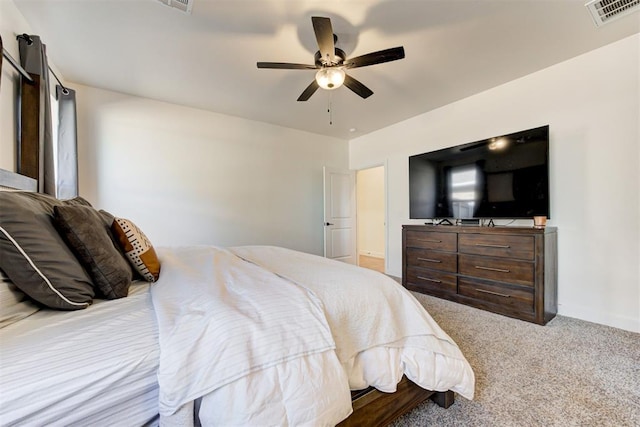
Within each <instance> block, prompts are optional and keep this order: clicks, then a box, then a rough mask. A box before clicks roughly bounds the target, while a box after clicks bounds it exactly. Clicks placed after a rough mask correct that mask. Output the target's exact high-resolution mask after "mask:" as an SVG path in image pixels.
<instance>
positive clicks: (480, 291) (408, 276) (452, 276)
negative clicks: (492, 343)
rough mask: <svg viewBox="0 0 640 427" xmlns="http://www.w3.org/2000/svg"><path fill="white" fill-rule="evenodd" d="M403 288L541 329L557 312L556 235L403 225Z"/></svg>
mask: <svg viewBox="0 0 640 427" xmlns="http://www.w3.org/2000/svg"><path fill="white" fill-rule="evenodd" d="M402 284H403V286H404V287H406V288H407V289H410V290H412V291H417V292H421V293H425V294H429V295H433V296H437V297H440V298H445V299H448V300H451V301H455V302H459V303H462V304H467V305H471V306H474V307H477V308H481V309H484V310H488V311H492V312H494V313H499V314H504V315H507V316H510V317H515V318H517V319H522V320H526V321H529V322H534V323H538V324H541V325H544V324H546V323H547V322H548V321H549V320H551V319H553V318H554V317H555V315H556V313H557V311H558V298H557V294H558V292H557V230H556V228H555V227H545V228H533V227H474V226H444V225H443V226H437V225H404V226H403V227H402Z"/></svg>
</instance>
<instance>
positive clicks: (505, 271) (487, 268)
mask: <svg viewBox="0 0 640 427" xmlns="http://www.w3.org/2000/svg"><path fill="white" fill-rule="evenodd" d="M475 268H477V269H478V270H489V271H497V272H499V273H511V271H510V270H505V269H503V268H493V267H483V266H481V265H476V266H475Z"/></svg>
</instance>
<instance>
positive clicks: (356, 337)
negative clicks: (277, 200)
mask: <svg viewBox="0 0 640 427" xmlns="http://www.w3.org/2000/svg"><path fill="white" fill-rule="evenodd" d="M231 251H232V252H233V253H235V254H236V255H238V256H239V257H241V258H243V259H245V260H247V261H250V262H252V263H255V264H257V265H259V266H261V267H263V268H265V269H267V270H270V271H272V272H274V273H276V274H278V275H279V276H281V277H283V278H286V279H288V280H290V281H291V282H293V283H296V284H298V285H299V286H302V287H303V288H305V289H307V290H309V291H311V292H312V293H313V294H315V295H316V296H317V297H318V298H319V299H320V300H321V301H322V303H323V307H324V309H325V313H326V317H327V320H328V323H329V326H330V328H331V332H332V334H333V337H334V339H335V341H336V346H337V349H336V352H337V354H338V358H339V359H340V362H341V363H342V365H343V367H344V368H345V371H346V372H347V375H348V377H349V383H350V386H351V388H352V389H354V390H357V389H362V388H366V387H368V386H374V387H376V388H377V389H379V390H381V391H385V392H393V391H395V390H396V385H397V384H398V382H399V381H400V379H401V378H402V375H403V374H405V375H406V376H407V377H408V378H409V379H410V380H412V381H413V382H415V383H416V384H418V385H420V386H421V387H423V388H425V389H428V390H435V391H446V390H452V391H455V392H457V393H459V394H460V395H462V396H464V397H466V398H467V399H472V398H473V394H474V386H475V377H474V374H473V370H472V369H471V366H470V365H469V363H468V362H467V360H466V359H465V357H464V356H463V355H462V352H461V351H460V349H459V348H458V346H457V345H456V344H455V342H454V341H453V340H452V339H451V338H450V337H449V336H448V335H447V334H446V333H445V332H444V331H443V330H442V329H441V328H440V326H438V324H437V323H436V322H435V321H434V320H433V319H432V317H431V316H430V315H429V314H428V313H427V312H426V310H425V309H424V308H423V307H422V306H421V305H420V303H419V302H418V301H417V300H416V299H415V298H414V297H413V295H411V293H410V292H408V291H407V290H406V289H404V288H403V287H402V286H400V285H399V284H398V283H396V282H395V281H394V280H392V279H391V278H389V277H387V276H385V275H383V274H381V273H378V272H375V271H372V270H366V269H363V268H359V267H356V266H353V265H349V264H344V263H340V262H336V261H332V260H329V259H326V258H322V257H319V256H315V255H310V254H306V253H302V252H297V251H292V250H289V249H285V248H280V247H272V246H243V247H235V248H231Z"/></svg>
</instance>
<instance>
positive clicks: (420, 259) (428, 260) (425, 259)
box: [418, 257, 442, 263]
mask: <svg viewBox="0 0 640 427" xmlns="http://www.w3.org/2000/svg"><path fill="white" fill-rule="evenodd" d="M418 261H427V262H435V263H441V262H442V261H440V260H439V259H431V258H420V257H418Z"/></svg>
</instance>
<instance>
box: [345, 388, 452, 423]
mask: <svg viewBox="0 0 640 427" xmlns="http://www.w3.org/2000/svg"><path fill="white" fill-rule="evenodd" d="M429 398H430V399H431V400H433V401H434V402H435V403H437V404H438V405H439V406H441V407H443V408H448V407H449V406H451V405H452V404H453V402H454V393H453V392H452V391H445V392H437V391H430V390H425V389H423V388H422V387H420V386H418V385H416V384H415V383H413V382H411V381H410V380H409V379H407V377H402V380H401V381H400V383H398V389H397V391H396V392H395V393H383V392H381V391H378V390H376V389H375V388H373V387H369V388H367V389H365V390H359V391H353V392H351V401H352V404H353V413H352V414H351V415H350V416H349V418H347V419H345V420H344V421H342V422H341V423H340V424H338V427H382V426H386V425H388V424H390V423H391V421H393V420H395V419H396V418H398V417H400V416H401V415H403V414H406V413H407V412H409V411H411V410H412V409H413V408H415V407H416V406H418V405H419V404H421V403H422V402H424V401H425V400H427V399H429Z"/></svg>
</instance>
